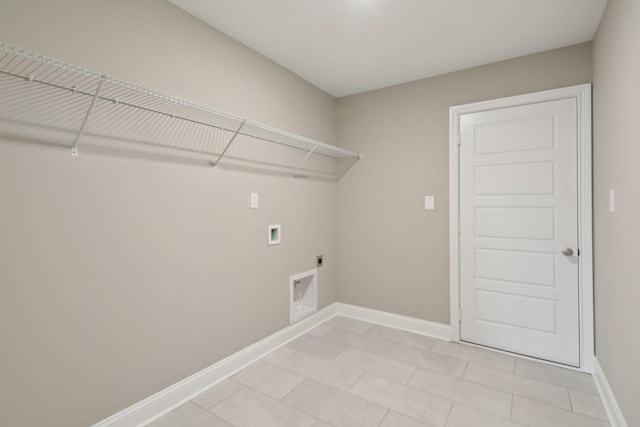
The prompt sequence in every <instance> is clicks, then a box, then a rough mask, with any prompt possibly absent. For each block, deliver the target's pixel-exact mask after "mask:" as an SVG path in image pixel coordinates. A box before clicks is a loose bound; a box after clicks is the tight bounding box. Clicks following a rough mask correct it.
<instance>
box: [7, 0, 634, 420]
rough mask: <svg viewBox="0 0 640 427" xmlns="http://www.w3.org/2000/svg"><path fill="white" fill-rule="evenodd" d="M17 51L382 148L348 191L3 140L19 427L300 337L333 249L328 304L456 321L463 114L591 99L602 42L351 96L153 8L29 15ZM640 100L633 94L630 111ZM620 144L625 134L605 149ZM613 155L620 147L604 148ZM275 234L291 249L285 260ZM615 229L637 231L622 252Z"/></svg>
mask: <svg viewBox="0 0 640 427" xmlns="http://www.w3.org/2000/svg"><path fill="white" fill-rule="evenodd" d="M610 3H614V5H613V6H612V5H611V4H610V6H609V9H612V8H615V9H613V12H612V11H611V10H609V9H608V10H607V15H606V17H607V18H606V21H605V22H607V23H606V24H604V27H603V28H604V29H603V30H601V31H600V32H599V34H598V38H597V40H596V55H595V60H594V67H595V69H596V86H595V90H596V99H595V104H596V147H595V155H596V159H597V157H598V156H602V160H600V161H598V160H596V165H595V166H596V194H595V198H596V210H595V215H596V284H597V286H600V288H599V289H597V290H596V297H597V301H596V302H597V305H598V307H597V310H598V311H597V315H598V317H602V320H599V321H598V324H597V327H598V337H597V338H598V349H599V351H598V357H599V359H600V360H601V363H602V364H603V367H605V370H606V372H607V375H610V376H611V377H612V384H613V386H614V388H615V390H616V392H617V393H618V394H619V396H618V397H619V398H620V399H621V401H622V402H623V403H624V406H625V411H626V412H627V414H629V413H630V411H631V410H634V409H633V407H632V406H631V404H630V403H629V402H631V398H632V396H633V394H632V393H630V391H629V390H630V389H631V384H632V383H633V382H632V381H631V382H625V378H624V377H625V374H624V372H623V371H622V370H621V369H619V368H617V366H616V364H620V365H623V364H625V363H624V362H626V361H627V359H625V358H626V357H628V358H631V357H633V355H634V354H638V349H637V347H636V348H631V346H632V344H625V342H624V339H623V338H624V337H623V334H618V335H615V334H612V332H611V331H612V330H617V328H620V330H623V329H622V328H623V325H624V324H625V322H633V320H634V319H629V318H624V317H622V316H624V315H627V316H629V317H631V316H632V314H630V313H632V312H633V310H632V309H630V310H624V313H621V310H615V309H613V308H612V307H614V306H617V305H618V304H624V303H626V301H628V300H629V299H630V298H628V293H631V294H633V292H634V291H633V289H624V288H623V287H624V286H625V284H629V286H631V284H632V283H633V280H632V277H633V276H632V275H631V274H630V273H629V272H628V270H630V266H631V265H632V261H629V262H628V263H627V262H626V261H625V262H623V261H619V258H611V257H612V255H608V254H609V250H611V251H612V250H613V249H612V248H613V247H614V245H617V244H619V243H620V241H621V240H622V241H630V240H624V239H628V238H629V236H630V235H629V233H628V229H626V230H625V231H624V233H626V234H622V233H623V231H621V230H622V228H623V225H625V224H632V223H631V219H626V217H624V215H625V212H632V210H631V209H629V208H627V209H625V200H626V201H627V202H626V203H629V201H631V200H638V198H637V197H635V199H634V198H633V195H637V193H633V192H634V191H637V190H635V189H634V188H632V187H631V186H628V187H625V186H626V185H627V184H626V181H623V179H624V178H625V177H627V176H633V177H635V175H633V174H634V173H635V172H634V170H635V169H633V168H632V167H631V165H630V164H628V163H627V162H628V160H626V159H627V158H628V157H626V156H627V154H626V152H624V153H622V152H618V151H617V150H618V149H620V150H623V149H624V150H633V147H631V145H630V143H629V141H630V137H629V135H630V132H627V133H625V134H624V135H622V134H619V133H618V132H619V129H616V128H614V126H613V122H614V118H613V114H614V113H618V112H619V111H620V112H622V111H621V109H623V108H627V107H622V106H617V105H615V103H614V102H613V101H612V100H611V99H612V98H613V97H614V95H605V94H604V93H599V92H598V85H602V86H603V87H605V85H608V86H610V87H612V88H618V85H622V83H616V80H618V79H620V81H622V82H628V84H631V85H632V88H633V89H637V86H638V85H637V83H638V82H637V80H634V78H632V77H630V76H629V73H626V74H625V70H628V69H627V68H624V63H623V60H624V59H629V58H631V59H632V60H635V61H636V62H637V59H638V58H637V55H635V53H634V52H635V51H632V45H631V42H629V43H623V39H624V38H625V37H629V38H633V37H636V38H637V32H636V33H635V35H633V36H632V35H630V31H631V30H627V26H622V28H620V29H617V28H616V25H617V23H618V22H625V23H627V24H628V25H630V23H629V20H628V18H625V16H624V14H625V13H626V14H627V15H626V16H627V17H628V16H633V13H637V12H638V11H637V7H636V6H637V5H635V6H634V5H633V2H632V1H627V2H618V1H616V0H612V2H610ZM620 5H621V6H620ZM632 7H635V10H633V11H632V10H630V9H631V8H632ZM636 16H637V15H636ZM611 22H613V23H611ZM636 30H637V28H636ZM0 40H3V41H7V42H10V43H14V44H17V45H21V46H24V47H30V48H36V49H38V50H40V51H42V52H45V53H47V54H51V55H55V56H57V57H61V58H63V59H65V60H68V61H70V62H74V63H79V64H82V65H87V66H90V67H92V68H95V69H97V70H100V71H102V72H105V73H108V74H112V75H114V76H116V77H120V78H126V79H128V80H131V81H133V82H136V83H139V84H143V85H145V86H148V87H151V88H154V89H158V90H161V91H163V92H168V93H172V94H176V95H178V96H181V97H184V98H186V99H189V100H193V101H196V102H199V103H202V104H205V105H209V106H212V107H214V108H217V109H220V110H224V111H227V112H230V113H235V114H238V115H242V116H245V117H249V118H251V119H253V120H256V121H261V122H263V123H266V124H269V125H272V126H275V127H279V128H283V129H286V130H288V131H292V132H295V133H299V134H302V135H305V136H309V137H312V138H316V139H320V140H324V141H326V142H329V143H335V142H338V143H339V144H340V145H343V146H345V147H346V148H350V149H353V150H354V151H362V152H364V153H365V159H363V160H362V161H360V162H359V163H358V164H357V165H356V167H354V168H353V169H352V170H351V171H350V172H349V173H348V174H347V175H346V176H345V177H344V178H343V180H342V181H341V182H340V183H339V184H338V185H335V184H331V183H324V182H318V181H313V180H293V181H292V180H288V179H283V178H281V177H274V176H267V175H260V174H247V173H241V172H230V171H224V172H223V173H220V174H212V172H211V170H210V169H208V168H205V167H194V166H186V165H181V164H173V163H166V162H154V161H149V160H139V159H125V158H120V157H109V156H97V155H92V154H90V153H87V154H83V155H81V156H80V158H78V159H73V160H72V159H71V158H70V157H69V154H68V151H67V150H62V149H59V148H56V147H50V146H43V145H38V144H25V143H22V142H20V143H18V142H15V141H7V140H3V141H2V143H1V144H0V195H2V211H1V213H0V218H1V221H0V236H1V238H2V241H3V242H9V243H8V244H7V243H5V244H3V245H0V282H1V283H2V287H0V337H2V340H3V342H2V345H3V356H2V363H1V364H0V380H1V382H2V384H3V386H2V387H0V420H2V423H3V424H4V423H7V425H12V426H27V425H28V426H30V425H49V426H57V425H59V426H76V425H77V426H84V425H88V424H91V423H93V422H96V421H99V420H100V419H102V418H105V417H107V416H109V415H111V414H113V413H115V412H117V411H118V410H120V409H123V408H124V407H126V406H128V405H131V404H133V403H135V402H136V401H138V400H140V399H142V398H145V397H147V396H149V395H151V394H153V393H155V392H157V391H159V390H161V389H162V388H164V387H166V386H168V385H170V384H173V383H175V382H176V381H178V380H180V379H183V378H185V377H186V376H188V375H190V374H192V373H194V372H196V371H197V370H199V369H202V368H204V367H206V366H208V365H210V364H211V363H214V362H216V361H217V360H219V359H221V358H223V357H225V356H227V355H229V354H231V353H233V352H235V351H237V350H239V349H241V348H243V347H245V346H247V345H249V344H251V343H253V342H255V341H257V340H259V339H261V338H263V337H265V336H266V335H268V334H270V333H272V332H275V331H276V330H279V329H281V328H282V327H284V326H286V324H287V323H288V307H287V298H288V289H287V287H286V286H287V279H288V276H289V275H290V274H292V273H296V272H300V271H304V270H306V269H309V268H312V267H313V262H314V257H315V255H316V254H317V253H323V254H324V255H325V260H326V261H325V264H326V265H325V267H323V269H322V270H321V276H320V303H321V304H320V305H321V306H326V305H328V304H330V303H332V302H334V301H336V300H339V301H342V302H346V303H352V304H357V305H362V306H365V307H371V308H376V309H382V310H386V311H390V312H394V313H398V314H404V315H408V316H413V317H417V318H421V319H426V320H432V321H436V322H442V323H448V321H449V297H448V296H449V288H448V286H449V283H448V258H447V254H448V247H447V245H448V212H447V206H448V200H447V197H448V109H449V107H450V106H452V105H459V104H464V103H469V102H475V101H480V100H484V99H492V98H498V97H502V96H509V95H516V94H521V93H526V92H533V91H539V90H545V89H550V88H555V87H562V86H569V85H573V84H580V83H586V82H590V81H591V66H592V63H591V60H592V57H591V44H589V43H586V44H582V45H577V46H573V47H568V48H564V49H558V50H554V51H550V52H545V53H542V54H538V55H531V56H528V57H523V58H519V59H514V60H510V61H505V62H501V63H497V64H491V65H486V66H482V67H478V68H474V69H471V70H466V71H462V72H458V73H453V74H449V75H445V76H440V77H435V78H431V79H426V80H421V81H418V82H413V83H409V84H405V85H400V86H396V87H393V88H388V89H382V90H378V91H373V92H369V93H365V94H361V95H355V96H351V97H347V98H343V99H340V100H335V99H334V98H332V97H330V96H328V95H326V94H325V93H323V92H321V91H320V90H318V89H316V88H314V87H313V86H311V85H309V84H308V83H306V82H304V81H303V80H301V79H300V78H298V77H297V76H295V75H293V74H292V73H290V72H288V71H286V70H284V69H282V68H281V67H279V66H278V65H276V64H274V63H273V62H271V61H269V60H267V59H265V58H263V57H261V56H259V55H257V54H256V53H255V52H253V51H251V50H249V49H247V48H245V47H243V46H241V45H239V44H238V43H236V42H234V41H232V40H230V39H229V38H227V37H226V36H224V35H222V34H220V33H218V32H216V31H215V30H213V29H211V28H209V27H208V26H206V25H204V24H202V23H201V22H199V21H197V20H196V19H194V18H192V17H190V16H189V15H187V14H185V13H183V12H182V11H180V10H178V9H177V8H175V7H173V6H171V5H170V4H168V3H166V2H164V1H154V0H139V1H135V2H130V1H124V0H117V1H111V2H101V1H98V0H90V1H80V0H60V1H57V2H38V1H36V0H23V1H20V2H12V4H11V7H4V8H3V13H2V15H0ZM618 45H621V46H623V47H624V48H626V49H627V51H623V52H620V51H618V50H617V48H615V47H617V46H618ZM634 55H635V56H634ZM611 67H613V68H612V69H610V68H611ZM598 73H599V74H600V76H598ZM633 85H635V86H633ZM633 94H635V95H637V94H638V93H637V91H636V92H631V93H627V92H625V90H624V89H619V92H615V96H623V95H624V96H623V99H625V100H628V105H629V106H631V105H632V104H631V96H632V95H633ZM616 102H617V99H616ZM598 104H600V105H599V106H598ZM599 109H602V112H600V111H599ZM627 110H629V112H632V110H633V109H632V108H627ZM336 112H337V117H336ZM599 115H600V116H601V118H600V119H599V118H598V116H599ZM631 123H632V121H631ZM599 128H600V129H599ZM605 129H607V130H606V131H605ZM610 133H611V134H613V135H616V136H620V138H614V140H610V138H604V137H603V136H602V135H603V134H605V135H609V134H610ZM599 135H600V136H599ZM605 140H606V145H607V147H609V145H610V144H617V145H614V147H618V148H616V149H615V150H614V151H611V150H610V149H609V148H607V149H606V150H605V147H604V145H605V144H604V143H603V142H602V141H605ZM599 150H601V151H602V153H600V154H599ZM616 153H617V154H616ZM627 168H628V169H627ZM600 176H602V177H604V176H608V177H609V178H610V179H611V181H607V182H606V183H604V180H600V178H599V177H600ZM614 179H616V180H617V181H614ZM601 184H602V185H601ZM609 185H617V186H616V187H615V188H616V189H618V191H621V193H619V194H620V195H619V197H620V203H621V204H620V205H619V206H620V212H619V213H617V214H616V217H611V216H608V215H604V214H603V213H601V212H600V213H599V211H598V209H604V208H603V207H602V204H603V199H602V198H603V197H605V196H604V195H603V194H604V193H602V189H603V188H607V189H608V188H609ZM625 190H626V191H627V192H628V194H625ZM251 191H258V192H259V193H260V201H261V208H260V209H258V210H257V211H256V210H253V211H252V210H249V209H248V197H249V192H251ZM425 194H434V195H435V196H436V210H435V211H432V212H427V211H424V210H423V196H424V195H425ZM602 212H604V211H602ZM613 218H619V219H618V222H614V221H613ZM607 221H608V222H607ZM274 222H277V223H282V224H283V237H284V240H283V244H282V245H281V246H279V247H271V248H269V247H267V245H266V243H265V234H266V232H265V229H266V226H267V224H270V223H274ZM609 222H611V224H609ZM606 227H610V229H611V230H610V231H616V232H619V233H620V234H619V235H618V234H613V235H612V236H608V237H605V234H600V233H599V231H598V230H599V228H602V230H607V231H609V229H607V228H606ZM618 227H619V228H618ZM618 236H620V237H618ZM625 236H626V237H625ZM636 240H637V239H636ZM599 242H601V243H599ZM599 244H602V246H601V247H600V248H599V247H598V245H599ZM627 255H628V256H629V257H632V253H627ZM609 262H611V263H612V264H611V266H610V267H609V269H610V270H611V271H609V270H607V266H606V264H607V263H609ZM614 266H615V267H614ZM621 267H622V271H621V272H620V271H618V272H616V271H613V270H614V268H618V269H619V268H621ZM611 278H613V279H611ZM338 279H339V281H338ZM618 279H619V280H618ZM625 280H626V282H625ZM616 286H617V288H616V289H614V290H613V291H611V292H609V291H608V289H609V288H610V287H616ZM605 287H606V289H607V291H604V289H605ZM636 294H637V292H636ZM636 300H637V299H636ZM636 300H633V299H632V302H633V301H636ZM632 302H630V303H629V304H631V303H632ZM636 323H637V322H636ZM602 343H605V344H602ZM603 345H607V346H609V345H611V346H612V348H615V350H612V351H606V350H605V349H604V348H603ZM633 345H637V344H633ZM620 352H622V353H625V354H618V353H620ZM626 365H627V366H628V365H629V363H626ZM636 378H637V377H636ZM636 383H637V381H636ZM628 417H629V421H630V422H631V421H632V420H637V419H638V418H637V417H635V418H632V416H629V415H628Z"/></svg>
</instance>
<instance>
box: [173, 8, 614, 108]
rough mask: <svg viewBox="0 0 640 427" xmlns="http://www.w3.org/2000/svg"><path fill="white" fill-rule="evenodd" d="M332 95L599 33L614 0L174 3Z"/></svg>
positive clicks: (404, 79) (435, 73)
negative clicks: (600, 24) (604, 14)
mask: <svg viewBox="0 0 640 427" xmlns="http://www.w3.org/2000/svg"><path fill="white" fill-rule="evenodd" d="M169 1H170V2H171V3H173V4H175V5H176V6H178V7H180V8H182V9H184V10H185V11H187V12H189V13H190V14H192V15H194V16H196V17H197V18H199V19H201V20H203V21H204V22H206V23H208V24H209V25H211V26H212V27H214V28H216V29H217V30H219V31H221V32H223V33H225V34H227V35H228V36H230V37H232V38H233V39H235V40H237V41H239V42H240V43H243V44H245V45H246V46H248V47H250V48H252V49H254V50H256V51H257V52H259V53H261V54H262V55H264V56H266V57H267V58H270V59H271V60H273V61H275V62H276V63H278V64H280V65H282V66H283V67H285V68H287V69H289V70H291V71H292V72H294V73H296V74H297V75H299V76H300V77H302V78H303V79H305V80H307V81H309V82H310V83H312V84H313V85H315V86H317V87H319V88H320V89H322V90H324V91H325V92H328V93H330V94H331V95H333V96H336V97H341V96H346V95H351V94H355V93H360V92H365V91H369V90H372V89H378V88H382V87H387V86H392V85H396V84H399V83H405V82H409V81H413V80H418V79H422V78H425V77H431V76H435V75H439V74H444V73H448V72H452V71H457V70H462V69H465V68H470V67H474V66H478V65H482V64H488V63H492V62H496V61H501V60H505V59H509V58H515V57H519V56H523V55H528V54H531V53H536V52H542V51H545V50H549V49H554V48H558V47H563V46H570V45H573V44H577V43H581V42H585V41H589V40H592V39H593V36H594V34H595V31H596V29H597V26H598V23H599V22H600V17H601V16H602V12H603V10H604V7H605V5H606V2H607V0H169Z"/></svg>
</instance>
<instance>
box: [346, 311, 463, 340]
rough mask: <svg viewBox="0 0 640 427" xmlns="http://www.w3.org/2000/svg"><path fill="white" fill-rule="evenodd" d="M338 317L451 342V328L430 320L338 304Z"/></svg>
mask: <svg viewBox="0 0 640 427" xmlns="http://www.w3.org/2000/svg"><path fill="white" fill-rule="evenodd" d="M334 306H335V307H336V315H339V316H345V317H351V318H354V319H358V320H364V321H366V322H371V323H377V324H379V325H383V326H388V327H390V328H396V329H402V330H405V331H408V332H413V333H416V334H420V335H428V336H430V337H434V338H440V339H443V340H447V341H449V340H450V339H451V326H449V325H444V324H442V323H435V322H429V321H428V320H422V319H416V318H414V317H407V316H401V315H399V314H393V313H388V312H386V311H380V310H373V309H370V308H364V307H358V306H355V305H349V304H343V303H340V302H337V303H335V304H334Z"/></svg>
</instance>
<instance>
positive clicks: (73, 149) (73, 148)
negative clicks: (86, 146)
mask: <svg viewBox="0 0 640 427" xmlns="http://www.w3.org/2000/svg"><path fill="white" fill-rule="evenodd" d="M103 83H104V76H103V77H102V78H101V79H100V83H98V89H96V93H95V94H94V95H93V99H92V100H91V104H90V105H89V109H88V110H87V114H86V115H85V116H84V120H82V124H81V125H80V129H79V130H78V134H77V135H76V139H74V140H73V145H72V146H71V156H73V157H78V144H79V143H80V138H81V137H82V132H84V128H85V126H86V125H87V121H88V120H89V116H90V115H91V111H92V110H93V106H94V105H96V99H98V96H99V95H100V89H102V84H103ZM74 92H75V93H77V90H74Z"/></svg>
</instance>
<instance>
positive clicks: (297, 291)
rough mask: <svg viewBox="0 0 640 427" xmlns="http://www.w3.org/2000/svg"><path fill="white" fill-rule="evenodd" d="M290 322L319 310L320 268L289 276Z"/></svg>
mask: <svg viewBox="0 0 640 427" xmlns="http://www.w3.org/2000/svg"><path fill="white" fill-rule="evenodd" d="M289 306H290V317H289V323H294V322H297V321H298V320H300V319H302V318H304V317H306V316H308V315H310V314H312V313H315V312H316V311H318V269H317V268H314V269H313V270H309V271H306V272H304V273H299V274H294V275H293V276H290V277H289Z"/></svg>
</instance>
